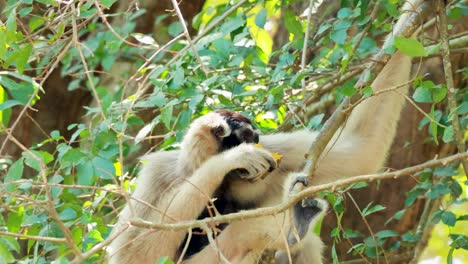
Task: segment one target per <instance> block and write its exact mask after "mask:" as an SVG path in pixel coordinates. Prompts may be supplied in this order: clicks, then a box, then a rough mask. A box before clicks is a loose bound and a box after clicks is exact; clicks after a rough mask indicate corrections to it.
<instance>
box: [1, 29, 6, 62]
mask: <svg viewBox="0 0 468 264" xmlns="http://www.w3.org/2000/svg"><path fill="white" fill-rule="evenodd" d="M6 54H7V36H6V32H5V28H4V27H0V60H5V57H6Z"/></svg>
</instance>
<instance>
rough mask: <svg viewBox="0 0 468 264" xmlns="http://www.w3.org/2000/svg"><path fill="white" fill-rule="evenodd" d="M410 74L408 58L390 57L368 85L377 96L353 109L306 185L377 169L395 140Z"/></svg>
mask: <svg viewBox="0 0 468 264" xmlns="http://www.w3.org/2000/svg"><path fill="white" fill-rule="evenodd" d="M410 72H411V58H409V57H408V56H405V55H403V54H401V53H400V52H397V53H395V54H394V55H393V56H392V57H391V58H390V60H389V62H388V63H387V64H386V66H385V67H384V68H383V70H382V72H381V73H380V74H379V75H378V76H377V78H376V79H375V80H374V82H373V83H372V88H373V90H374V94H376V93H378V92H381V94H379V95H376V96H372V97H370V98H367V99H366V100H364V101H363V102H362V103H360V104H359V105H358V106H356V108H355V109H353V111H352V112H351V115H350V117H349V118H348V120H347V121H346V123H345V125H344V128H343V129H342V132H341V135H340V131H337V134H336V135H335V137H334V138H333V139H332V140H331V141H330V143H329V146H328V147H327V149H325V150H324V152H323V154H322V156H321V159H320V160H319V162H318V167H317V171H316V173H315V175H314V176H313V179H312V181H311V183H310V184H312V185H319V184H323V183H328V182H332V181H335V180H338V179H340V178H345V177H350V176H356V175H361V174H369V173H375V172H377V171H378V170H379V169H380V168H381V166H382V165H383V163H384V161H385V158H386V155H387V152H388V150H389V149H390V147H391V144H392V142H393V139H394V137H395V133H396V127H397V124H398V120H399V117H400V112H401V109H402V108H403V105H404V102H405V98H404V95H406V93H407V91H408V81H409V77H410ZM397 87H399V88H397ZM385 90H387V91H385ZM384 91H385V92H384Z"/></svg>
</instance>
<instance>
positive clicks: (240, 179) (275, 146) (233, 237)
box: [108, 5, 417, 264]
mask: <svg viewBox="0 0 468 264" xmlns="http://www.w3.org/2000/svg"><path fill="white" fill-rule="evenodd" d="M416 6H417V5H416ZM407 9H409V10H412V9H413V7H412V6H411V5H410V6H409V7H408V5H407ZM398 27H399V25H398V24H397V26H396V28H397V29H396V32H397V31H398ZM410 71H411V59H410V58H409V57H407V56H405V55H403V54H401V53H400V52H396V53H395V54H394V55H393V56H392V57H391V58H390V60H389V61H388V62H387V64H386V65H385V67H384V68H383V70H382V71H381V73H380V74H379V75H378V76H377V77H376V79H375V80H374V81H373V83H372V84H371V86H372V89H373V91H374V95H373V96H372V97H370V98H367V99H365V100H364V101H362V102H361V103H360V104H359V105H357V106H356V107H355V108H354V109H353V110H352V112H351V114H350V115H349V117H348V120H347V121H346V122H345V124H344V125H343V127H342V128H341V129H339V131H337V132H336V134H335V135H334V137H333V139H332V140H331V141H330V143H329V144H328V146H327V147H326V149H325V151H324V152H323V154H322V156H321V157H320V159H319V161H318V163H317V168H316V171H315V174H314V176H313V178H312V180H311V181H310V182H306V181H305V180H304V175H305V174H304V173H302V172H301V171H302V170H303V169H304V165H305V161H306V160H305V155H306V153H307V152H308V150H309V148H310V146H311V144H312V142H313V141H314V139H315V137H316V136H317V132H315V131H308V130H298V131H294V132H290V133H276V134H271V135H260V136H258V134H257V133H256V131H255V129H254V128H253V127H252V126H251V123H250V121H249V120H248V119H246V118H245V119H246V120H244V119H243V118H241V117H239V116H237V115H236V114H234V113H232V112H218V113H217V112H214V113H210V114H207V115H205V116H202V117H200V118H199V119H197V120H195V121H194V122H193V123H192V124H191V126H190V128H189V130H188V132H187V135H186V136H185V137H184V139H183V141H182V143H181V149H180V150H177V151H167V152H156V153H153V154H150V155H148V156H147V157H145V159H144V160H145V161H146V163H145V164H144V166H143V169H142V171H141V173H140V176H139V179H138V182H137V188H136V190H135V192H134V194H133V196H132V197H133V199H132V200H131V201H130V202H129V203H128V205H127V206H126V207H125V208H124V210H123V211H122V213H121V215H120V217H119V220H118V222H117V224H116V226H115V227H114V231H113V232H117V233H118V232H121V233H122V234H121V235H120V236H118V237H117V238H116V239H115V240H114V241H113V242H112V243H111V244H110V246H109V249H108V251H109V254H110V263H154V262H155V261H156V260H157V259H158V258H159V257H163V256H168V257H169V258H170V259H172V260H178V259H179V258H183V261H181V263H184V264H197V263H220V262H222V260H224V261H225V260H227V261H229V262H230V263H236V264H237V263H240V264H252V263H257V262H258V260H259V258H260V256H261V254H262V252H263V251H264V250H265V249H274V250H277V253H276V258H277V262H278V263H280V264H285V263H295V264H306V263H317V264H320V263H322V250H323V247H324V246H323V243H322V242H321V240H320V238H319V237H318V236H317V235H315V234H314V233H313V232H312V231H311V230H312V227H313V226H314V225H315V222H316V220H317V219H318V218H319V217H318V216H320V215H322V214H324V213H325V212H326V209H327V204H326V202H324V201H323V200H320V199H317V198H307V199H305V200H304V201H302V202H300V203H298V204H296V205H295V206H294V207H293V208H292V209H291V210H288V211H286V212H284V213H280V214H277V215H268V216H262V217H258V218H252V219H246V220H240V221H234V222H232V223H229V225H227V226H226V227H225V228H224V229H223V230H222V231H221V233H220V234H219V235H218V236H217V237H216V248H214V247H212V246H211V245H210V246H206V247H204V248H203V249H201V250H199V251H197V250H195V251H194V252H191V253H190V254H192V255H191V256H190V257H189V258H184V256H181V253H182V250H181V248H184V244H185V242H184V239H186V236H187V234H188V231H187V230H184V231H169V230H146V229H140V228H137V227H130V228H128V229H126V230H124V227H125V226H126V225H128V223H127V222H128V221H129V219H130V218H131V217H135V216H136V217H140V218H142V219H145V220H149V221H152V222H155V223H160V222H162V223H174V222H177V221H187V220H194V219H197V218H198V217H200V216H201V215H202V212H203V211H204V210H205V209H206V206H207V205H208V204H209V203H211V202H212V201H211V198H212V197H214V195H220V196H222V197H224V198H225V200H227V201H228V204H230V205H232V204H235V206H234V210H239V209H243V208H259V207H267V206H273V205H277V204H279V203H280V202H281V201H282V200H283V199H285V198H287V196H288V195H289V193H290V192H291V190H292V192H296V191H298V190H300V189H301V188H302V187H301V184H302V185H320V184H324V183H329V182H332V181H336V180H338V179H342V178H346V177H351V176H356V175H362V174H370V173H375V172H376V171H377V170H378V169H379V168H380V167H381V166H382V165H383V163H384V161H385V158H386V154H387V152H388V150H389V148H390V146H391V143H392V141H393V138H394V136H395V133H396V126H397V123H398V120H399V116H400V112H401V109H402V107H403V104H404V101H405V94H406V93H407V90H408V81H409V77H410ZM230 118H232V119H231V121H232V120H236V119H237V118H239V119H241V120H242V121H240V122H239V120H238V121H236V122H237V123H241V124H242V125H240V126H233V123H234V122H231V121H229V120H230ZM230 122H231V123H230ZM239 127H240V128H241V129H239ZM242 128H246V129H247V130H248V131H251V132H252V133H250V132H247V134H252V135H250V136H247V137H245V138H244V135H243V132H242V131H243V130H244V129H242ZM231 140H232V141H231ZM257 140H258V141H259V143H260V144H261V145H262V146H263V147H264V149H262V148H259V147H256V146H255V145H254V144H252V143H256V142H257ZM271 153H279V154H281V155H282V159H281V162H279V164H276V162H275V159H274V158H273V156H272V154H271ZM138 200H140V201H138ZM141 201H144V202H145V203H141ZM229 210H233V209H232V208H231V209H229ZM229 210H228V211H229ZM187 243H188V242H187Z"/></svg>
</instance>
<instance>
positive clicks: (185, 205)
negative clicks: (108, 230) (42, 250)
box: [108, 110, 277, 263]
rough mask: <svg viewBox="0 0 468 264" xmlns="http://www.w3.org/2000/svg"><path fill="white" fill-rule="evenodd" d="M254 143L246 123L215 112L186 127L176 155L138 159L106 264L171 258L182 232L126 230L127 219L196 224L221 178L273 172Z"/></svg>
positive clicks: (256, 177)
mask: <svg viewBox="0 0 468 264" xmlns="http://www.w3.org/2000/svg"><path fill="white" fill-rule="evenodd" d="M258 141H259V135H258V133H257V131H256V129H255V128H254V127H253V126H252V123H251V122H250V120H249V119H248V118H246V117H244V116H242V115H240V114H238V113H234V112H231V111H227V110H218V111H216V112H213V113H209V114H206V115H204V116H202V117H200V118H198V119H197V120H195V121H194V122H193V123H192V124H191V125H190V128H189V130H188V131H187V134H186V135H185V137H184V138H183V140H182V142H181V147H180V150H174V151H161V152H156V153H152V154H150V155H148V156H146V157H144V158H143V160H144V166H143V168H142V170H141V172H140V175H139V178H138V181H137V187H136V190H135V192H134V193H133V196H132V199H131V200H130V201H129V203H128V204H127V205H126V207H125V208H124V209H123V211H122V212H121V213H120V216H119V220H118V222H117V223H116V225H115V227H114V230H113V231H112V232H113V233H121V234H120V235H119V236H118V237H117V238H116V239H115V240H114V241H112V243H111V244H110V245H109V247H108V252H109V263H155V261H156V260H157V259H158V258H160V257H162V256H168V257H169V258H171V259H177V258H178V257H179V253H180V252H179V247H180V246H181V245H182V242H183V240H184V238H185V237H186V234H187V231H155V230H146V229H140V228H137V227H129V228H128V229H127V228H125V227H126V225H128V221H129V220H130V219H131V218H132V217H139V218H141V219H144V220H148V221H153V222H162V223H173V222H178V221H184V220H194V219H197V218H198V217H200V215H202V213H203V211H204V210H205V208H206V206H207V205H208V204H209V203H210V201H211V198H212V197H213V195H215V193H216V192H217V191H218V189H219V187H220V186H221V184H222V183H223V182H225V178H227V179H229V180H235V179H236V178H239V179H242V180H243V181H247V182H255V181H257V180H259V179H261V178H262V177H263V176H265V175H266V174H268V173H269V172H271V171H273V170H274V169H275V168H276V167H277V164H276V161H275V159H274V158H273V157H272V155H271V154H270V153H269V152H268V151H267V150H265V149H262V148H259V147H257V146H255V145H254V144H253V143H258ZM221 196H222V195H221ZM221 198H222V197H221ZM222 200H225V199H222ZM231 204H232V203H231Z"/></svg>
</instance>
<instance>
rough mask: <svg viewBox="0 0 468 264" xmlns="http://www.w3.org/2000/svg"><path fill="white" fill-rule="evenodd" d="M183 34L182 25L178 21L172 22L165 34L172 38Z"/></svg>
mask: <svg viewBox="0 0 468 264" xmlns="http://www.w3.org/2000/svg"><path fill="white" fill-rule="evenodd" d="M182 32H184V29H183V27H182V24H180V22H179V21H176V22H173V23H171V24H170V25H169V27H168V28H167V33H169V35H171V36H173V37H177V36H178V35H180V33H182Z"/></svg>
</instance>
